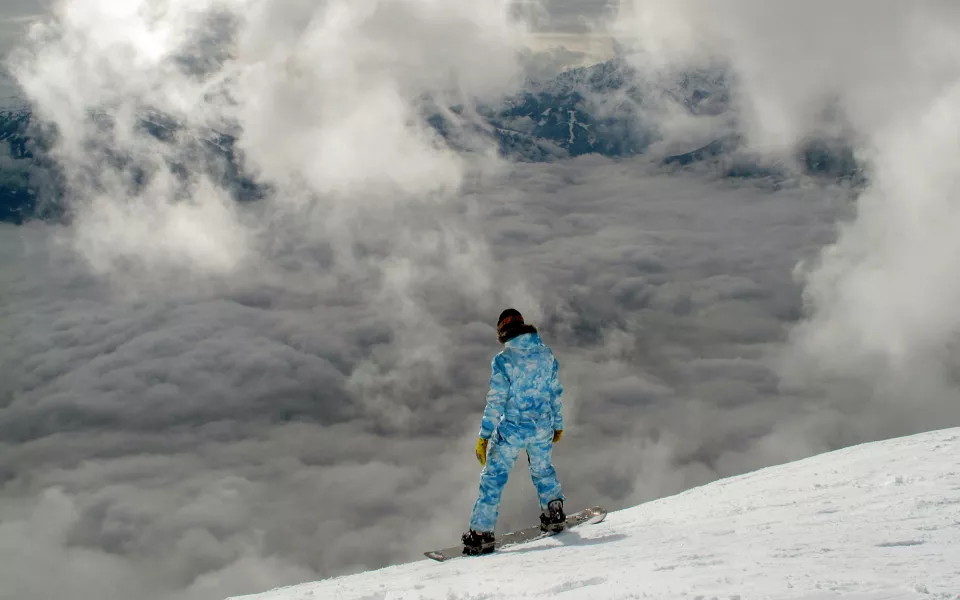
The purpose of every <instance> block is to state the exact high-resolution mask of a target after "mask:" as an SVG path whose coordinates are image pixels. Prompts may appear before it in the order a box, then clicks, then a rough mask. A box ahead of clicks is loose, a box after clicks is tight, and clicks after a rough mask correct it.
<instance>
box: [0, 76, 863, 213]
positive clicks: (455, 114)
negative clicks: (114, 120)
mask: <svg viewBox="0 0 960 600" xmlns="http://www.w3.org/2000/svg"><path fill="white" fill-rule="evenodd" d="M730 86H731V83H730V81H729V78H728V76H727V74H726V72H725V71H724V70H723V69H722V68H719V67H715V68H705V69H700V70H689V71H685V72H679V73H672V74H658V75H655V76H651V75H645V74H641V73H638V72H637V70H636V69H634V68H633V67H631V66H630V65H629V64H628V63H627V62H626V61H624V60H622V59H613V60H610V61H607V62H604V63H600V64H597V65H593V66H590V67H581V68H576V69H571V70H569V71H566V72H563V73H561V74H560V75H558V76H556V77H554V78H552V79H549V80H546V81H529V82H528V84H527V86H526V87H525V89H524V91H522V92H520V93H518V94H516V95H513V96H510V97H507V98H504V99H502V102H500V103H499V104H497V105H496V106H480V107H477V110H476V111H473V110H471V111H466V110H464V109H463V107H443V108H437V107H433V108H429V106H430V104H429V102H428V103H426V108H425V109H424V110H425V114H424V118H425V120H426V122H427V123H429V124H430V125H431V126H432V127H433V128H434V129H435V130H436V131H437V132H438V133H439V134H440V135H441V136H443V137H444V138H445V139H446V141H447V143H449V144H450V145H451V146H454V147H459V148H461V149H466V148H469V147H470V146H471V144H473V143H476V141H477V139H478V138H481V139H483V138H485V141H486V142H492V143H494V144H495V145H496V146H498V147H499V150H500V153H501V154H502V155H503V156H505V157H508V158H510V159H513V160H521V161H552V160H557V159H563V158H568V157H573V156H580V155H583V154H590V153H597V154H601V155H603V156H608V157H626V156H634V155H638V154H644V153H647V152H648V151H649V150H650V148H651V146H652V145H653V144H655V143H657V142H664V141H667V142H671V141H674V142H675V141H676V140H670V139H668V138H669V134H668V133H667V132H664V131H663V128H662V123H663V120H664V118H665V117H666V116H667V115H668V114H670V113H673V114H674V115H675V114H676V113H677V112H679V113H680V114H683V115H685V116H686V117H688V118H689V119H691V120H697V119H701V120H702V121H703V122H704V123H714V124H715V123H716V122H717V121H720V122H723V123H724V125H723V126H722V127H719V128H718V127H716V126H713V127H711V126H708V125H705V126H704V127H703V135H705V136H706V137H707V139H706V140H705V141H704V142H703V143H693V144H692V146H691V147H689V148H685V147H684V146H683V144H684V143H683V142H681V143H680V144H679V146H680V148H681V151H679V152H671V153H668V154H666V155H664V156H661V157H658V158H657V159H656V160H660V161H661V163H662V164H663V166H664V167H665V168H677V167H681V168H683V167H690V166H691V165H695V164H698V163H704V164H706V165H707V167H706V168H712V169H714V170H716V171H717V172H718V173H719V174H720V175H723V176H727V177H737V178H744V177H773V178H778V177H783V175H784V173H785V172H787V171H790V170H791V169H797V168H799V169H800V170H802V171H805V172H807V173H809V174H815V175H824V176H827V177H832V178H850V177H858V176H859V168H858V165H857V163H856V161H855V160H854V159H853V155H852V153H851V151H850V149H849V148H847V147H845V146H844V145H843V143H842V141H839V142H838V141H836V140H834V141H827V140H810V141H809V142H808V143H807V144H803V145H801V147H800V148H798V149H797V153H796V156H795V157H793V158H792V159H791V160H792V162H794V163H795V164H793V165H784V164H782V157H779V158H775V159H771V160H768V159H766V158H764V157H756V156H752V155H749V154H747V153H745V152H742V149H743V148H742V147H743V143H742V136H741V134H740V132H739V131H738V129H737V123H736V119H735V118H734V117H732V116H729V115H728V114H727V113H729V112H731V111H730V95H731V91H730ZM107 121H109V118H107ZM141 121H142V123H141V124H142V129H143V131H144V132H146V133H148V134H150V135H152V136H154V137H156V138H157V139H160V140H164V139H171V138H172V137H173V136H174V135H176V134H178V133H179V132H180V130H181V128H180V125H179V124H177V123H176V122H175V121H174V120H173V119H169V118H168V117H165V116H164V115H161V114H157V113H156V112H155V111H146V112H144V114H143V115H142V116H141ZM49 136H50V134H49V132H45V133H40V130H39V128H38V127H37V126H36V123H34V120H33V118H32V116H31V114H30V112H29V111H28V110H27V109H20V110H10V111H7V112H0V142H2V143H3V144H4V145H5V146H6V150H7V152H6V153H5V154H6V155H5V156H4V155H3V154H0V221H7V222H15V223H19V222H22V221H23V220H24V219H29V218H46V217H54V216H57V215H58V214H60V212H61V209H62V206H61V205H60V203H59V198H60V196H61V195H62V190H61V189H60V187H59V186H58V183H57V182H58V181H59V179H60V178H59V175H58V171H57V168H56V166H55V165H54V164H53V162H52V161H51V160H50V159H49V158H48V157H47V155H46V150H45V146H46V143H45V142H44V140H43V139H42V138H44V137H49ZM188 137H191V138H193V139H195V140H196V141H197V143H196V144H195V148H191V149H190V151H189V154H190V156H187V157H184V160H185V161H190V162H195V161H197V160H201V161H207V162H210V163H211V164H216V165H219V166H218V167H217V169H216V170H217V172H222V173H223V175H224V177H225V181H224V182H223V183H224V185H225V187H227V188H228V189H232V190H233V191H234V193H235V195H236V196H237V197H238V199H241V200H243V199H251V198H257V197H259V195H260V192H261V191H262V189H261V188H260V187H259V186H258V184H257V183H256V182H255V181H254V180H253V179H252V178H251V177H250V176H249V175H248V174H245V173H244V171H243V169H242V167H241V163H242V160H241V158H240V157H238V156H237V155H236V154H235V152H234V143H233V142H234V138H233V137H232V136H231V134H230V133H229V132H220V131H197V132H190V136H188ZM674 145H677V144H674ZM177 167H178V165H175V164H173V165H171V169H174V170H175V169H176V168H177Z"/></svg>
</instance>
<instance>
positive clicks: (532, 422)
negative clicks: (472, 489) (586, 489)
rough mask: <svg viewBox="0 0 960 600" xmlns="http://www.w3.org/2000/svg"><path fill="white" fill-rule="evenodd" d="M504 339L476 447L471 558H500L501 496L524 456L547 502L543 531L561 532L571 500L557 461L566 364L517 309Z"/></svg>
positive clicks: (502, 324) (466, 548)
mask: <svg viewBox="0 0 960 600" xmlns="http://www.w3.org/2000/svg"><path fill="white" fill-rule="evenodd" d="M497 339H498V340H499V341H500V343H501V344H503V345H504V349H503V351H502V352H500V353H499V354H497V355H496V356H495V357H494V359H493V362H492V365H491V370H492V374H491V376H490V391H489V392H487V405H486V408H485V409H484V411H483V419H482V420H481V423H480V437H479V439H478V440H477V447H476V454H477V460H478V461H480V464H481V465H483V471H482V472H481V473H480V493H479V496H478V497H477V501H476V503H475V504H474V505H473V512H472V514H471V515H470V530H469V531H468V532H466V533H464V534H463V536H462V538H461V541H462V542H463V552H464V554H481V553H488V552H493V549H494V542H495V538H494V533H493V532H494V526H495V525H496V523H497V516H498V514H499V512H500V497H501V495H502V494H503V487H504V485H506V483H507V477H508V476H509V474H510V470H511V469H512V468H513V466H514V464H515V463H516V460H517V457H518V456H519V455H520V452H521V451H522V450H526V451H527V460H528V461H529V463H530V477H531V478H532V479H533V484H534V486H536V488H537V495H538V496H539V497H540V510H541V514H540V528H541V529H543V530H544V531H547V530H552V531H559V530H561V529H562V528H563V523H564V521H565V520H566V515H564V512H563V501H564V499H565V498H564V496H563V493H562V491H561V489H560V482H558V481H557V473H556V471H555V470H554V468H553V462H552V459H551V455H552V453H553V444H554V443H556V442H558V441H560V437H561V436H562V435H563V414H562V408H563V405H562V402H561V400H560V396H561V395H562V394H563V386H561V385H560V380H559V379H558V371H559V368H560V367H559V363H558V362H557V359H556V357H555V356H554V354H553V351H552V350H550V348H549V347H547V346H546V345H545V344H544V343H543V340H542V339H541V338H540V334H539V333H538V332H537V329H536V327H534V326H533V325H528V324H526V323H524V321H523V315H521V314H520V313H519V312H518V311H517V310H515V309H512V308H509V309H507V310H505V311H503V312H502V313H501V314H500V318H499V319H498V320H497Z"/></svg>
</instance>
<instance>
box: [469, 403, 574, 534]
mask: <svg viewBox="0 0 960 600" xmlns="http://www.w3.org/2000/svg"><path fill="white" fill-rule="evenodd" d="M523 450H526V451H527V457H528V459H529V461H530V478H531V479H533V485H534V486H535V487H536V488H537V495H538V496H539V497H540V509H541V510H546V509H547V504H549V503H550V501H551V500H563V499H564V497H563V492H562V491H561V489H560V482H559V481H557V472H556V470H554V468H553V462H552V454H553V429H552V428H549V429H544V428H542V427H521V426H518V425H516V424H513V423H509V422H506V421H504V422H502V423H500V425H499V426H498V427H497V429H496V431H494V434H493V437H492V438H491V439H490V444H489V447H488V448H487V464H486V465H485V466H484V467H483V471H482V472H481V473H480V494H479V496H478V497H477V501H476V502H475V503H474V505H473V512H472V514H471V515H470V529H472V530H474V531H489V532H491V533H492V532H493V531H494V527H495V526H496V524H497V517H498V516H499V514H500V498H501V496H502V495H503V487H504V486H505V485H506V484H507V477H508V476H509V475H510V471H511V470H512V469H513V466H514V464H516V462H517V457H519V456H520V452H521V451H523Z"/></svg>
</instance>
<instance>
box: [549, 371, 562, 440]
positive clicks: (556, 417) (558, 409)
mask: <svg viewBox="0 0 960 600" xmlns="http://www.w3.org/2000/svg"><path fill="white" fill-rule="evenodd" d="M550 391H551V392H552V393H553V397H552V399H551V400H552V404H553V430H554V431H563V400H561V396H563V384H561V383H560V362H559V361H557V359H556V357H554V359H553V377H552V378H551V380H550Z"/></svg>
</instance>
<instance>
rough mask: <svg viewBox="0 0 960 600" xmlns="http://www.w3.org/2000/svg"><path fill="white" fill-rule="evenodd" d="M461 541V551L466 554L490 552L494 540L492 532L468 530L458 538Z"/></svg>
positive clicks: (493, 546) (492, 549)
mask: <svg viewBox="0 0 960 600" xmlns="http://www.w3.org/2000/svg"><path fill="white" fill-rule="evenodd" d="M460 541H462V542H463V553H464V554H465V555H467V556H476V555H478V554H490V553H492V552H493V551H494V549H495V546H496V540H495V539H494V537H493V534H492V533H489V532H486V531H484V532H480V531H474V530H472V529H471V530H470V531H468V532H467V533H465V534H463V536H462V537H461V538H460Z"/></svg>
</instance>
